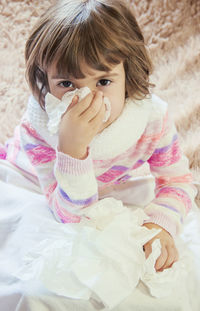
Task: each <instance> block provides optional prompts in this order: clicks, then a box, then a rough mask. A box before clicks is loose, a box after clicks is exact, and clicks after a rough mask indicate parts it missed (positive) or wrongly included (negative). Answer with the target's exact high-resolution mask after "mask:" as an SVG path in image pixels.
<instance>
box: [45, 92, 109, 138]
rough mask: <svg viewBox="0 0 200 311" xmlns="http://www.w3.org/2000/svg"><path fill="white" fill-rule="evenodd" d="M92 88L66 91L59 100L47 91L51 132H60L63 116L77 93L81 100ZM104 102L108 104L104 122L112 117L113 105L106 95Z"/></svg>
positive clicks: (46, 105) (46, 103) (47, 107)
mask: <svg viewBox="0 0 200 311" xmlns="http://www.w3.org/2000/svg"><path fill="white" fill-rule="evenodd" d="M90 92H91V90H90V89H89V88H88V87H84V88H81V89H75V90H74V91H71V92H66V93H65V94H64V95H63V97H62V99H61V100H59V99H58V98H56V97H55V96H53V95H52V94H50V93H47V94H46V96H45V109H46V112H47V115H48V117H49V122H48V130H49V132H50V133H51V134H56V133H57V132H58V128H59V123H60V121H61V117H62V115H63V113H65V111H67V109H68V107H69V105H70V104H71V102H72V99H73V97H74V96H75V95H78V97H79V101H81V100H82V99H83V98H85V97H86V96H87V95H88V94H89V93H90ZM104 104H105V106H106V113H105V118H104V120H103V122H106V121H107V120H108V118H109V117H110V112H111V105H110V101H109V99H108V98H107V97H104Z"/></svg>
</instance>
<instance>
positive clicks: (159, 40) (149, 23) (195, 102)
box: [0, 0, 200, 204]
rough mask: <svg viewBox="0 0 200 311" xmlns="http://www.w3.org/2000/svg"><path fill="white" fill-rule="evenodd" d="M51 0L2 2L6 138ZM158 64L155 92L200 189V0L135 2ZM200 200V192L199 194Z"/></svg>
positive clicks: (0, 104) (1, 125)
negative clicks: (34, 34)
mask: <svg viewBox="0 0 200 311" xmlns="http://www.w3.org/2000/svg"><path fill="white" fill-rule="evenodd" d="M51 2H52V0H51V1H48V0H43V1H40V0H29V1H27V0H26V1H23V0H17V1H16V0H1V1H0V12H1V15H0V38H1V40H0V142H4V141H5V140H6V139H7V138H8V137H10V136H12V134H13V130H14V128H15V126H16V125H17V123H18V122H19V120H20V117H21V116H22V113H23V112H24V110H25V105H26V103H27V97H28V95H29V90H28V87H27V84H26V82H25V78H24V71H25V65H24V45H25V41H26V39H27V37H28V34H29V32H30V29H31V27H32V26H33V24H34V23H35V21H36V19H37V18H38V16H39V15H40V14H41V13H42V12H43V11H44V10H45V9H46V8H47V7H48V6H49V4H50V3H51ZM131 3H132V5H133V7H134V9H135V13H136V17H137V19H138V22H139V24H140V26H141V28H142V30H143V33H144V36H145V39H146V42H147V44H148V46H149V50H150V53H151V55H152V60H153V63H154V67H155V69H154V73H153V74H152V77H151V80H152V82H154V83H155V84H156V88H155V89H154V92H155V94H157V95H158V96H160V97H161V98H163V99H164V100H166V101H167V102H168V103H169V109H170V112H171V114H172V116H173V118H174V120H175V123H176V126H177V129H178V132H179V136H180V141H181V145H182V148H183V151H184V153H185V154H186V156H187V157H188V158H189V161H190V168H191V170H192V172H193V174H194V179H195V181H196V183H197V184H198V183H199V189H200V0H163V1H158V0H134V1H131ZM197 200H198V204H199V203H200V191H199V195H198V198H197Z"/></svg>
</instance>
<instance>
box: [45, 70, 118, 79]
mask: <svg viewBox="0 0 200 311" xmlns="http://www.w3.org/2000/svg"><path fill="white" fill-rule="evenodd" d="M117 76H119V74H118V73H109V72H108V73H107V72H105V73H104V74H103V75H101V76H93V78H94V79H103V78H105V77H110V78H111V77H117ZM51 79H53V80H59V79H63V80H64V79H65V80H66V79H74V78H72V77H70V76H67V75H65V76H63V75H59V74H56V75H54V76H52V77H51ZM74 80H76V79H74ZM77 80H81V79H77Z"/></svg>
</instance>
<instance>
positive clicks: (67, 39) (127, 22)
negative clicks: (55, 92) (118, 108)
mask: <svg viewBox="0 0 200 311" xmlns="http://www.w3.org/2000/svg"><path fill="white" fill-rule="evenodd" d="M25 58H26V65H27V70H26V77H27V80H28V83H29V86H30V88H31V90H32V92H33V95H34V96H35V97H36V99H37V100H38V101H39V103H40V105H41V107H43V108H44V97H45V95H46V93H47V92H48V91H49V86H48V79H47V68H48V66H49V65H51V64H52V63H53V62H55V63H56V67H57V70H58V72H59V73H64V72H65V73H66V72H67V73H68V74H69V75H72V76H74V77H75V78H84V74H83V72H82V71H81V67H80V62H81V61H83V60H84V61H85V62H86V63H87V64H88V65H89V66H91V67H92V68H94V69H96V70H102V71H109V69H110V68H109V65H110V66H111V65H114V64H119V63H120V62H121V61H123V63H124V69H125V74H126V96H128V97H133V98H135V99H142V98H145V97H146V95H148V94H149V87H152V86H154V85H153V84H151V83H149V75H150V73H151V72H152V63H151V61H150V58H149V56H148V52H147V50H146V47H145V43H144V38H143V35H142V33H141V30H140V28H139V26H138V23H137V21H136V19H135V17H134V14H133V11H132V8H131V6H130V4H129V5H128V3H127V1H125V0H124V1H123V0H85V1H84V0H60V1H57V2H56V3H55V5H53V6H51V7H50V8H49V9H48V10H47V11H46V13H44V14H43V15H42V16H41V18H40V20H39V21H38V23H37V24H36V25H35V27H34V29H33V31H32V33H31V35H30V37H29V39H28V40H27V43H26V49H25Z"/></svg>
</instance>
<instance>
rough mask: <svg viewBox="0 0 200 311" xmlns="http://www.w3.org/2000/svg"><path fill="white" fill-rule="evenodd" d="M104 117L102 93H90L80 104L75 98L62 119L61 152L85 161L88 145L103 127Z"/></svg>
mask: <svg viewBox="0 0 200 311" xmlns="http://www.w3.org/2000/svg"><path fill="white" fill-rule="evenodd" d="M104 115H105V105H104V103H103V93H102V92H99V91H98V92H96V93H90V94H88V95H87V96H86V97H85V98H84V99H83V100H81V101H80V102H78V96H75V97H74V98H73V100H72V103H71V105H70V106H69V108H68V110H67V112H65V114H64V115H63V117H62V119H61V123H60V128H59V145H58V149H59V151H61V152H64V153H66V154H68V155H70V156H71V157H73V158H77V159H84V158H85V157H86V156H87V147H88V145H89V144H90V142H91V141H92V139H93V138H94V137H95V135H96V134H97V133H98V131H99V129H100V127H101V125H102V122H103V119H104Z"/></svg>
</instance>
